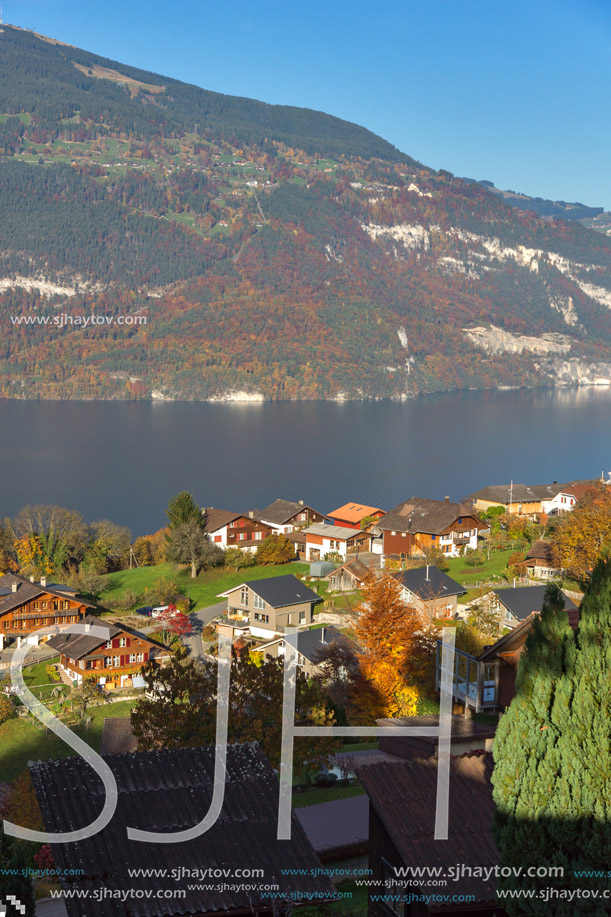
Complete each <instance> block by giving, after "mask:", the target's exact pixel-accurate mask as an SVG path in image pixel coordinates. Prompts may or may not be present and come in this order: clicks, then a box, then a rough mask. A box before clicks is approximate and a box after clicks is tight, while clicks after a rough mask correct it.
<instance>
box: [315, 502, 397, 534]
mask: <svg viewBox="0 0 611 917" xmlns="http://www.w3.org/2000/svg"><path fill="white" fill-rule="evenodd" d="M383 515H384V510H383V509H380V508H379V506H366V505H365V504H363V503H345V504H344V505H343V506H340V507H338V509H334V510H333V512H332V513H328V516H329V519H332V520H333V524H334V525H341V526H343V527H344V528H348V529H360V528H361V523H362V521H363V519H369V520H371V521H372V522H375V521H377V520H378V519H381V518H382V516H383Z"/></svg>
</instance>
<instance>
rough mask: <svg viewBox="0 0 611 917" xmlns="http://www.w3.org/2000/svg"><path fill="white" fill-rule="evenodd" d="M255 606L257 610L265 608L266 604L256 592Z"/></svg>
mask: <svg viewBox="0 0 611 917" xmlns="http://www.w3.org/2000/svg"><path fill="white" fill-rule="evenodd" d="M253 605H254V606H255V608H265V602H264V601H263V599H262V598H261V596H260V595H257V593H256V592H255V593H254V597H253Z"/></svg>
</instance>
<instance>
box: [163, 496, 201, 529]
mask: <svg viewBox="0 0 611 917" xmlns="http://www.w3.org/2000/svg"><path fill="white" fill-rule="evenodd" d="M166 516H167V517H168V524H169V527H170V529H177V528H179V527H180V526H181V525H184V524H185V523H187V522H195V523H197V524H198V525H199V526H200V527H201V528H204V526H205V524H206V517H205V514H204V513H202V510H201V507H199V506H198V505H197V503H196V502H195V498H194V497H193V494H190V493H189V492H188V491H187V490H181V492H180V493H179V494H177V496H175V497H174V498H173V499H172V500H170V502H169V503H168V508H167V510H166Z"/></svg>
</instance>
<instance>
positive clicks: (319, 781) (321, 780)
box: [314, 774, 337, 786]
mask: <svg viewBox="0 0 611 917" xmlns="http://www.w3.org/2000/svg"><path fill="white" fill-rule="evenodd" d="M314 783H315V784H316V785H317V786H333V784H334V783H337V774H318V776H317V777H315V778H314Z"/></svg>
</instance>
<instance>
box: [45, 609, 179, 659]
mask: <svg viewBox="0 0 611 917" xmlns="http://www.w3.org/2000/svg"><path fill="white" fill-rule="evenodd" d="M79 624H81V625H85V627H87V625H89V626H90V627H103V628H104V629H105V630H106V631H107V632H108V636H107V637H96V636H95V634H87V633H70V632H62V633H60V634H56V635H55V636H54V637H51V638H50V639H49V640H48V641H47V646H50V647H51V649H54V650H57V651H58V652H59V653H64V654H65V655H66V656H69V657H70V658H71V659H82V658H83V656H86V655H87V654H88V653H92V652H93V651H94V650H96V649H97V648H98V647H100V646H102V644H103V643H106V641H107V640H112V639H113V637H118V636H119V634H122V633H125V634H129V635H130V636H132V637H137V638H138V639H140V640H146V641H148V643H152V644H153V646H158V647H160V648H162V646H161V644H160V643H157V641H156V640H152V639H151V638H150V637H148V636H147V635H146V634H142V633H140V632H139V631H137V630H134V629H133V628H131V627H128V626H127V625H126V624H121V623H120V622H119V621H117V622H115V623H111V622H110V621H104V619H103V618H96V617H94V616H93V615H85V617H84V618H81V620H80V621H79Z"/></svg>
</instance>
